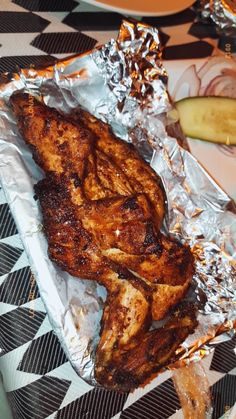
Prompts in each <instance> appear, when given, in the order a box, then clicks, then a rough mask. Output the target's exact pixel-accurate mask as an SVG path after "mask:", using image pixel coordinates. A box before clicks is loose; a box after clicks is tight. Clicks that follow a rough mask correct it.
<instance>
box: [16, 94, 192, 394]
mask: <svg viewBox="0 0 236 419" xmlns="http://www.w3.org/2000/svg"><path fill="white" fill-rule="evenodd" d="M10 103H11V106H12V108H13V111H14V113H15V115H16V117H17V120H18V126H19V130H20V132H21V134H22V136H23V138H24V140H25V141H26V143H27V144H28V145H29V146H30V147H31V149H32V152H33V156H34V159H35V161H36V163H37V164H38V165H39V166H40V167H41V168H42V169H43V170H44V172H45V177H44V179H42V180H41V181H39V182H38V184H37V185H36V186H35V190H36V193H37V196H38V198H39V202H40V205H41V209H42V213H43V223H44V231H45V234H46V236H47V240H48V253H49V256H50V258H51V259H52V261H54V262H56V263H57V265H59V266H60V267H61V268H62V269H63V270H65V271H67V272H69V273H70V274H71V275H74V276H76V277H80V278H85V279H89V280H96V281H97V282H98V283H99V284H101V285H103V286H105V287H106V289H107V292H108V297H107V301H106V303H105V307H104V311H103V317H102V321H101V333H100V341H99V344H98V347H97V351H96V359H95V377H96V379H97V381H98V383H100V384H101V385H103V386H104V387H107V388H112V389H117V390H122V391H128V390H131V389H133V388H135V387H137V386H138V385H140V384H141V383H143V382H144V381H145V380H146V379H148V378H149V377H150V376H151V375H152V374H153V373H154V372H156V371H158V370H160V369H161V368H162V367H163V366H164V365H166V364H168V363H169V362H170V360H171V359H172V358H173V356H174V354H175V351H176V349H177V347H178V346H179V344H180V343H181V342H182V341H183V340H184V339H185V338H186V337H187V336H188V334H189V333H191V332H192V331H193V330H194V328H195V327H196V320H195V316H194V313H193V312H192V310H190V309H187V307H188V308H189V306H188V305H184V304H183V305H182V306H180V307H182V308H178V307H177V308H174V307H175V306H176V304H177V303H178V302H179V301H180V300H181V299H182V298H183V296H184V295H185V293H186V291H187V289H188V287H189V284H190V282H191V279H192V276H193V272H194V263H193V256H192V254H191V251H190V249H189V247H188V246H186V245H183V244H181V243H178V242H177V241H175V240H173V239H171V238H168V237H166V236H164V235H163V234H161V233H160V227H161V225H162V222H163V218H164V213H165V194H164V191H163V188H162V185H161V181H160V178H159V177H158V176H157V174H156V173H155V172H154V171H153V170H152V169H151V167H150V166H149V165H148V164H147V163H146V162H144V161H143V159H142V158H141V157H140V155H139V154H138V152H137V151H136V150H135V148H134V147H133V146H132V145H131V144H128V143H126V142H124V141H122V140H120V139H118V138H116V137H115V136H114V134H113V133H112V131H111V130H110V128H109V126H108V125H106V124H105V123H103V122H101V121H99V120H97V119H96V118H95V117H93V116H92V115H90V114H89V113H88V112H86V111H84V110H82V109H79V110H77V111H76V112H74V113H73V114H72V115H70V116H65V115H62V114H60V113H59V112H58V111H56V110H55V109H52V108H49V107H47V106H46V105H45V104H44V103H42V102H41V101H39V100H38V99H36V98H35V97H33V96H30V95H29V94H27V93H22V92H17V93H14V94H13V95H12V96H11V99H10ZM167 313H169V315H170V316H169V320H168V321H167V322H166V323H165V324H164V326H163V327H161V328H159V329H156V330H150V327H151V324H152V321H153V320H161V319H163V317H164V316H165V315H166V314H167Z"/></svg>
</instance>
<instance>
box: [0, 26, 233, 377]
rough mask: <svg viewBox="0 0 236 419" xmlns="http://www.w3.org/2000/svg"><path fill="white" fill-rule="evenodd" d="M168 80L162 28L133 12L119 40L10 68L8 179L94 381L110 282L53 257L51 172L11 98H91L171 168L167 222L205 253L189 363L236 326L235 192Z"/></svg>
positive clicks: (80, 359)
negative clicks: (46, 181) (195, 152)
mask: <svg viewBox="0 0 236 419" xmlns="http://www.w3.org/2000/svg"><path fill="white" fill-rule="evenodd" d="M167 80H168V75H167V73H166V71H165V69H164V67H163V64H162V60H161V46H160V40H159V33H158V30H157V29H155V28H152V27H150V26H148V25H145V24H143V23H134V22H129V21H126V20H124V21H123V23H122V25H121V28H120V33H119V36H118V38H117V40H111V41H110V42H109V43H108V44H106V45H103V46H101V47H98V48H96V49H94V50H93V51H90V52H88V53H86V54H83V55H80V56H74V57H70V58H69V59H66V60H63V61H60V62H58V63H57V64H56V65H54V66H51V67H47V68H41V69H35V68H33V67H32V68H28V69H22V70H20V71H19V72H18V73H17V74H14V75H8V74H6V75H5V81H3V83H2V84H1V85H0V128H1V133H0V156H1V159H0V166H1V182H2V186H3V188H4V191H5V193H6V196H7V199H8V202H9V205H10V208H11V211H12V214H13V216H14V218H15V221H16V224H17V227H18V231H19V233H20V235H21V238H22V241H23V244H24V247H25V250H26V252H27V255H28V257H29V261H30V264H31V267H32V272H33V274H34V275H35V277H36V280H37V283H38V286H39V290H40V294H41V297H42V299H43V301H44V304H45V306H46V308H47V312H48V315H49V318H50V321H51V323H52V326H53V328H54V330H55V333H56V334H57V335H58V337H59V340H60V342H61V344H62V347H63V348H64V350H65V352H66V354H67V356H68V358H69V360H70V362H71V363H72V365H73V366H74V368H75V370H76V371H77V372H78V374H79V375H80V376H81V377H82V378H83V379H85V380H86V381H87V382H89V383H90V384H93V385H96V380H95V378H94V357H95V351H96V346H97V343H98V340H99V331H100V320H101V315H102V310H103V304H104V301H105V299H106V290H105V289H104V288H103V287H102V286H99V285H98V284H97V283H96V281H94V282H93V281H86V280H83V279H80V280H78V279H76V278H73V277H71V276H70V275H69V274H67V273H65V272H62V271H61V270H60V269H59V268H58V267H57V266H55V265H54V264H53V263H52V262H51V261H50V260H49V258H48V255H47V242H46V239H45V236H44V234H43V231H42V218H41V212H40V208H39V205H38V203H37V201H35V199H34V184H35V183H36V182H37V181H38V180H39V179H41V178H42V177H43V173H42V172H41V170H40V169H39V168H38V166H37V165H36V164H35V163H34V161H33V159H32V155H31V153H30V151H29V149H28V148H27V146H26V145H25V143H24V142H23V140H22V138H21V136H20V134H19V132H18V129H17V126H16V121H15V119H14V116H13V114H12V112H11V109H10V107H9V105H8V101H9V97H10V95H11V94H12V93H13V92H14V91H16V90H20V89H24V90H26V91H28V92H31V93H33V94H36V95H40V96H41V97H43V100H44V101H45V103H46V104H47V105H48V106H51V107H55V108H57V109H58V110H60V111H63V112H64V113H69V112H71V111H72V110H73V109H75V108H76V107H77V106H78V105H81V106H83V107H84V108H86V109H87V110H89V111H90V112H91V113H92V114H94V115H95V116H96V117H98V118H100V119H102V120H103V121H106V122H108V123H109V124H110V125H111V126H112V128H113V130H114V132H115V133H116V135H117V136H119V137H120V138H122V139H123V140H124V141H130V142H133V143H134V144H135V146H136V147H137V148H138V149H139V151H140V153H141V154H142V155H143V157H144V158H145V159H146V160H147V161H149V162H150V164H151V166H152V167H153V169H154V170H155V171H156V172H157V173H158V174H159V176H161V178H162V182H163V185H164V188H165V192H166V197H167V202H166V204H167V211H166V217H165V223H164V226H163V229H164V230H165V232H166V233H168V234H170V235H172V236H173V237H175V238H177V239H178V240H180V241H182V242H185V243H188V244H189V245H190V246H191V248H192V251H193V254H194V257H195V264H196V274H195V276H194V278H193V285H192V287H191V289H190V291H189V293H188V295H187V298H191V299H193V300H194V301H196V302H197V304H198V306H199V311H198V322H199V324H198V327H197V329H196V331H195V333H194V334H192V335H191V336H189V337H188V338H187V339H186V341H185V342H183V344H182V345H181V346H180V347H179V348H178V350H177V352H176V356H177V357H178V359H179V362H180V363H181V364H188V363H189V362H190V361H191V360H198V359H200V358H202V357H203V356H204V355H206V354H208V353H209V352H210V351H211V349H212V348H213V347H214V345H216V344H218V343H220V342H222V341H224V340H227V339H229V338H231V337H232V335H233V334H234V332H235V327H236V305H235V302H236V293H235V289H236V285H235V284H236V281H235V279H236V262H235V259H236V258H235V257H236V215H235V207H234V203H233V202H232V200H231V199H230V197H229V196H228V195H227V194H226V193H225V192H224V191H223V190H221V188H220V187H219V186H218V185H217V184H216V183H215V182H214V180H213V179H212V178H211V177H210V176H209V175H208V174H207V173H206V171H205V170H204V169H203V168H202V167H201V165H200V164H199V163H198V162H197V161H196V159H195V158H194V157H193V156H192V155H191V154H190V153H189V151H188V150H187V147H186V143H185V141H184V139H183V136H182V135H181V134H180V130H179V126H178V118H177V115H176V112H175V110H174V108H173V104H172V102H171V99H170V97H169V94H168V91H167V87H166V86H167ZM168 133H169V134H168ZM170 133H171V135H170ZM175 136H176V137H178V139H176V138H174V137H175ZM175 366H176V364H174V365H170V366H168V368H173V367H175Z"/></svg>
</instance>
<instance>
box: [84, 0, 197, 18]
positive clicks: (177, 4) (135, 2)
mask: <svg viewBox="0 0 236 419" xmlns="http://www.w3.org/2000/svg"><path fill="white" fill-rule="evenodd" d="M84 1H85V2H87V3H90V4H93V5H94V6H100V7H103V8H104V9H108V10H111V11H114V12H120V13H125V14H129V15H134V16H164V15H171V14H173V13H177V12H180V11H181V10H184V9H186V8H187V7H189V6H191V5H192V4H193V3H194V2H193V0H178V1H176V0H164V1H163V0H149V1H147V0H146V1H144V0H84Z"/></svg>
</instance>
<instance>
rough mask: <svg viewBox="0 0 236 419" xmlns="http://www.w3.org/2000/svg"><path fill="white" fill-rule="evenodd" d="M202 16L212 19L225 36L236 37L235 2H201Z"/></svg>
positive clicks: (202, 0)
mask: <svg viewBox="0 0 236 419" xmlns="http://www.w3.org/2000/svg"><path fill="white" fill-rule="evenodd" d="M200 8H201V16H202V17H203V18H208V17H211V18H212V20H213V21H214V22H215V23H216V25H217V29H218V31H219V32H220V33H222V34H223V35H225V36H232V37H236V2H235V0H200Z"/></svg>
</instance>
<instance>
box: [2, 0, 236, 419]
mask: <svg viewBox="0 0 236 419" xmlns="http://www.w3.org/2000/svg"><path fill="white" fill-rule="evenodd" d="M122 17H123V16H121V15H120V14H118V13H113V12H112V13H111V12H109V11H107V10H106V11H105V10H102V9H100V8H95V7H94V6H91V5H88V4H85V3H82V2H80V3H79V2H78V1H76V0H57V1H55V0H44V1H43V0H31V1H27V0H14V1H10V0H1V3H0V55H1V58H0V72H4V71H14V70H15V69H16V67H17V66H19V67H27V66H29V65H30V64H35V65H38V64H42V63H46V64H47V63H52V62H55V60H56V59H58V58H64V57H65V56H68V55H69V54H74V53H81V52H84V51H86V50H89V49H91V48H93V47H94V46H95V45H96V44H98V43H99V44H101V43H104V42H106V41H108V40H110V38H112V37H116V35H117V31H118V28H119V26H120V23H121V20H122ZM195 18H196V14H195V11H194V10H193V8H189V9H186V10H184V11H182V12H180V13H177V14H174V15H170V16H163V17H145V18H143V19H142V21H145V22H146V23H149V24H151V25H153V26H157V27H158V28H159V29H160V35H161V40H162V43H163V45H165V49H164V59H165V60H168V61H169V60H176V59H178V62H179V61H181V60H188V59H204V58H206V57H209V56H211V55H214V54H221V55H222V54H223V52H222V51H220V50H218V46H219V39H218V37H217V35H216V31H215V27H214V25H213V24H212V23H210V22H209V23H207V24H205V25H203V24H202V23H199V22H198V21H196V19H195ZM138 19H140V20H141V18H140V17H139V18H138ZM185 63H186V61H185ZM233 158H234V159H235V155H234V156H233ZM234 161H235V160H234ZM218 180H219V181H220V179H218ZM225 187H226V188H227V187H228V184H227V185H226V186H225ZM230 192H231V191H230ZM232 194H234V190H232ZM0 255H1V258H0V301H1V307H0V351H1V358H0V371H1V374H2V378H3V385H4V388H5V391H6V394H7V398H8V401H9V405H10V407H11V409H12V413H13V417H14V418H16V419H21V418H22V419H34V418H35V419H36V418H37V419H46V418H47V419H52V418H57V419H62V418H63V419H74V418H81V419H82V418H83V419H111V418H113V419H115V418H116V419H118V418H120V419H132V418H138V419H154V418H155V419H158V418H160V419H165V418H169V417H171V418H173V419H174V418H176V419H177V418H182V417H183V414H182V411H181V409H180V402H179V399H178V396H177V394H176V391H175V388H174V385H173V382H172V379H171V373H170V372H165V373H163V374H161V375H159V376H158V377H157V379H155V380H154V381H153V382H152V383H151V384H149V385H148V386H147V387H145V389H138V390H137V391H135V392H134V393H132V394H130V395H127V394H119V393H116V392H112V391H110V392H108V391H106V390H104V389H101V388H93V387H91V386H89V385H88V384H87V383H85V382H84V381H83V380H82V379H80V377H79V376H78V375H77V374H76V373H75V371H74V370H73V368H72V367H71V365H70V363H69V362H68V360H67V358H66V356H65V354H64V351H63V349H62V348H61V346H60V344H59V341H58V339H57V337H56V335H55V334H54V332H53V330H52V326H51V324H50V322H49V319H48V316H47V313H46V310H45V307H44V305H43V303H42V300H41V298H40V294H39V291H38V288H37V284H36V282H35V281H34V280H32V276H31V270H30V266H29V262H28V259H27V256H26V253H25V251H24V249H23V245H22V243H21V240H20V237H19V235H18V232H17V229H16V226H15V223H14V220H13V218H12V216H11V213H10V210H9V207H8V204H7V202H6V198H5V196H4V193H3V190H2V189H0ZM32 304H33V306H34V316H32V315H30V313H31V308H32ZM235 343H236V338H235V337H233V338H232V339H231V340H229V341H227V342H225V343H221V344H219V345H218V346H217V347H216V349H215V350H214V352H212V353H211V354H210V355H209V356H208V357H206V358H205V359H204V361H203V365H204V368H205V371H206V373H207V377H208V379H209V382H210V385H211V393H212V403H213V414H212V418H214V419H218V418H220V417H222V416H223V415H224V413H225V412H226V411H229V409H230V408H231V407H232V406H233V405H234V403H235V401H236V393H235V391H232V389H233V388H234V389H235V388H236V355H235ZM3 397H4V396H3ZM0 400H1V399H0ZM2 406H3V404H2ZM0 417H1V418H2V419H7V412H6V411H4V412H3V407H1V401H0Z"/></svg>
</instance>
